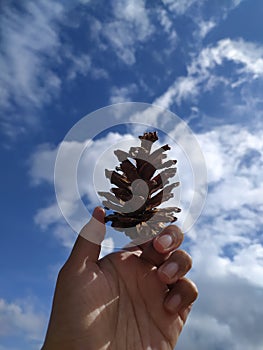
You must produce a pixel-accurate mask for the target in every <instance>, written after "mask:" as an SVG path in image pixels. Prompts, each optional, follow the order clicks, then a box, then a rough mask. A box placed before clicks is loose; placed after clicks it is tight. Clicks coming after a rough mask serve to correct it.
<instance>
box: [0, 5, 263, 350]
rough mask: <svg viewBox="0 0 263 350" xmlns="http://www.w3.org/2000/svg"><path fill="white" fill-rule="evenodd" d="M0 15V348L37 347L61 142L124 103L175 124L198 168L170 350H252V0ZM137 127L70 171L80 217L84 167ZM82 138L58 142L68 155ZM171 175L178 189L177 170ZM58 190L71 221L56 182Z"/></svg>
mask: <svg viewBox="0 0 263 350" xmlns="http://www.w3.org/2000/svg"><path fill="white" fill-rule="evenodd" d="M0 8H1V11H0V13H1V15H0V16H1V18H0V26H1V31H0V32H1V36H0V40H1V46H0V128H1V130H0V133H1V153H0V157H1V164H2V166H1V172H0V176H1V178H0V179H1V209H2V213H3V215H2V218H1V222H2V225H1V227H2V235H1V245H0V275H1V283H0V350H7V349H8V350H26V349H27V350H28V349H35V348H39V347H40V344H41V343H42V341H43V337H44V333H45V329H46V325H47V320H48V317H49V311H50V305H51V300H52V295H53V289H54V284H55V278H56V274H57V271H58V270H59V268H60V266H61V264H62V263H63V262H64V261H65V259H66V257H67V256H68V253H69V251H70V247H71V246H72V243H73V241H74V239H75V237H76V235H75V233H74V232H73V231H72V229H71V228H70V227H69V225H68V224H67V223H66V221H65V219H64V218H63V216H61V214H60V212H59V210H58V207H57V203H56V198H55V190H54V184H53V174H54V163H55V157H56V154H57V150H58V147H59V145H60V143H61V142H62V140H63V139H64V137H65V135H66V133H67V132H68V131H69V130H70V129H71V128H72V127H73V126H74V125H75V124H76V123H77V122H78V121H80V120H81V119H82V118H83V117H84V116H85V115H87V114H89V113H91V112H93V111H96V110H98V109H100V108H103V107H105V106H108V105H111V104H115V103H119V102H128V101H135V102H145V103H150V104H154V105H157V106H160V107H163V108H165V109H167V110H170V111H171V112H173V113H175V114H177V115H178V116H180V118H182V119H183V120H184V121H185V122H186V123H187V124H188V125H189V127H190V128H191V129H192V131H193V132H194V134H195V137H196V139H197V140H198V142H199V144H200V147H201V150H202V152H203V155H204V158H205V160H206V167H207V176H208V180H207V181H208V195H207V199H206V203H205V208H204V210H203V213H202V215H201V217H200V218H199V220H198V221H197V222H196V223H195V224H194V226H193V227H192V229H191V230H189V231H188V232H187V234H186V243H185V248H186V249H187V250H188V251H189V252H190V253H191V255H192V257H193V261H194V267H193V270H192V272H191V274H190V276H191V278H193V279H194V281H195V282H196V284H197V285H198V287H199V290H200V297H199V299H198V301H197V303H196V305H195V307H194V310H193V313H192V315H191V317H190V319H189V322H188V324H187V326H186V328H185V330H184V332H183V334H182V337H181V338H180V341H179V344H178V346H177V349H179V350H186V349H187V350H192V349H203V350H211V349H218V350H221V349H231V350H232V349H233V350H237V349H238V350H244V349H246V350H250V349H251V350H252V349H253V350H257V349H258V350H259V349H262V347H263V336H262V331H261V322H262V317H263V310H262V308H261V307H260V305H261V301H262V296H263V282H262V281H263V239H262V227H263V219H262V217H263V216H262V213H263V200H262V198H263V185H262V184H263V181H262V177H263V176H262V165H263V139H262V134H263V112H262V110H263V109H262V107H263V100H262V88H263V39H262V31H263V24H262V16H263V3H262V1H260V0H243V1H242V0H222V1H220V2H219V1H208V0H174V1H173V0H162V1H161V0H160V1H154V2H153V1H144V0H137V1H127V0H115V1H108V2H107V5H105V3H100V4H99V3H98V2H96V1H93V0H78V1H74V2H73V1H67V0H64V1H61V2H53V1H50V0H45V1H44V0H38V1H30V0H27V1H23V2H19V1H2V2H1V5H0ZM102 119H103V118H101V119H98V123H99V124H100V123H101V125H103V124H102ZM152 122H153V125H155V124H154V123H158V122H160V120H159V121H158V120H157V119H156V120H155V121H153V120H152ZM135 129H136V128H131V127H126V128H125V127H124V128H117V129H114V130H113V132H112V133H107V132H105V133H104V134H102V135H101V136H100V137H98V138H97V139H96V140H95V141H94V142H93V143H92V145H91V148H90V153H89V154H90V157H91V159H93V163H90V164H92V167H91V168H89V169H88V171H87V170H86V168H85V167H84V168H83V169H82V168H81V169H80V172H79V182H80V189H81V191H82V192H81V194H82V195H83V197H85V198H86V199H85V200H86V203H87V205H88V206H89V207H92V206H93V205H94V204H96V200H97V199H96V197H95V196H93V195H94V188H92V189H91V188H90V187H89V186H88V185H87V183H86V181H87V179H88V178H91V176H93V173H92V171H93V170H94V169H95V168H96V167H95V163H96V162H95V160H97V159H101V163H100V162H98V164H97V168H96V169H97V170H98V169H100V167H101V168H102V165H100V164H102V163H103V157H102V158H99V157H100V155H101V154H103V152H104V150H110V149H111V148H110V147H111V145H118V146H119V145H120V144H121V145H125V142H126V141H127V143H126V145H127V144H129V142H130V141H129V140H130V138H131V136H132V135H133V136H134V133H135ZM170 135H172V136H174V135H176V133H175V130H174V129H172V128H171V132H170ZM84 141H85V140H79V141H78V142H77V143H74V142H69V143H68V149H69V154H70V155H72V154H74V152H76V150H78V149H79V147H80V146H81V142H84ZM122 142H124V144H123V143H122ZM115 148H116V147H115V146H113V149H115ZM70 152H71V153H70ZM177 155H178V156H179V158H180V154H177ZM177 155H176V156H177ZM85 157H87V155H86V154H84V156H83V164H84V165H85V162H88V161H89V160H88V158H87V159H86V158H85ZM104 160H105V159H104ZM115 161H116V160H115ZM86 164H87V163H86ZM103 164H104V163H103ZM65 169H66V168H65ZM185 169H186V168H185ZM91 170H92V171H91ZM97 170H96V171H97ZM103 170H104V169H103ZM103 170H102V172H103ZM178 170H179V171H181V174H182V181H181V182H182V184H183V183H185V184H188V183H189V184H190V182H191V181H190V180H189V179H188V177H187V176H185V177H184V175H185V174H186V173H184V171H183V170H184V162H183V160H182V162H181V170H180V162H179V163H178ZM86 171H87V172H86ZM183 180H184V181H183ZM101 181H102V180H101ZM188 181H190V182H188ZM59 185H61V189H62V191H64V192H63V193H65V194H66V196H68V197H67V198H68V205H69V207H68V208H69V212H70V215H73V211H71V210H73V209H72V208H71V207H70V204H72V205H73V204H75V202H74V198H73V197H72V193H71V192H70V190H69V185H68V182H67V181H65V182H63V184H62V183H60V184H59ZM100 185H102V182H100V181H99V180H98V183H97V184H96V183H95V187H96V186H97V187H100ZM97 187H96V188H97ZM185 187H187V186H185ZM184 193H185V196H187V195H189V193H188V192H187V191H186V192H183V191H182V197H184V196H183V195H184ZM179 223H180V220H179ZM112 235H114V234H113V233H112ZM114 239H115V238H112V236H109V237H108V241H107V242H108V247H111V246H112V245H113V244H114V243H115V244H116V242H113V241H114ZM118 244H120V241H118ZM106 248H107V246H105V252H106V251H107V249H106Z"/></svg>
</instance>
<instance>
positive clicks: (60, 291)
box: [42, 207, 198, 350]
mask: <svg viewBox="0 0 263 350" xmlns="http://www.w3.org/2000/svg"><path fill="white" fill-rule="evenodd" d="M104 235H105V225H104V211H103V209H102V208H99V207H98V208H96V209H95V210H94V213H93V218H92V219H91V221H90V222H89V223H88V224H87V225H85V226H84V228H83V229H82V231H81V233H80V235H79V236H78V238H77V241H76V243H75V246H74V248H73V250H72V252H71V255H70V257H69V259H68V261H67V262H66V263H65V265H64V266H63V268H62V269H61V271H60V273H59V276H58V280H57V286H56V291H55V296H54V301H53V307H52V313H51V317H50V322H49V326H48V331H47V335H46V339H45V343H44V345H43V348H42V350H109V349H111V350H171V349H173V348H174V346H175V344H176V342H177V339H178V337H179V335H180V333H181V331H182V328H183V325H184V323H185V322H186V319H187V316H188V314H189V312H190V309H191V305H192V303H193V302H194V301H195V299H196V298H197V294H198V292H197V288H196V286H195V285H194V283H193V282H192V281H190V280H189V279H187V278H185V277H184V275H185V274H186V273H187V272H188V270H189V269H190V268H191V258H190V256H189V255H188V254H187V253H186V252H184V251H182V250H178V249H177V248H178V247H179V246H180V244H181V243H182V241H183V234H182V233H181V231H180V230H179V228H178V227H177V226H175V225H170V226H168V227H166V228H165V229H164V230H163V231H162V232H161V234H160V235H159V236H157V237H156V238H154V239H152V240H151V241H150V242H149V243H148V244H144V246H143V247H141V248H139V247H138V248H133V249H131V250H130V251H129V250H123V251H120V252H116V253H112V254H109V255H107V256H105V257H104V258H102V259H100V260H98V258H99V253H100V245H99V244H95V243H92V242H91V241H90V240H87V239H85V238H83V236H85V237H91V236H92V237H95V236H96V237H98V239H99V241H100V242H102V240H103V237H104Z"/></svg>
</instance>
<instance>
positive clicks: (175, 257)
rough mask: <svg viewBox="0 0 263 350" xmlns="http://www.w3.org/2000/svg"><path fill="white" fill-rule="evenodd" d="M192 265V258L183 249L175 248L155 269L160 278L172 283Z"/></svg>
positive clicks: (164, 281)
mask: <svg viewBox="0 0 263 350" xmlns="http://www.w3.org/2000/svg"><path fill="white" fill-rule="evenodd" d="M191 267H192V258H191V256H190V255H189V254H187V253H186V252H185V251H183V250H176V251H175V252H173V253H172V254H171V255H170V256H169V258H168V259H167V260H166V261H165V262H164V263H163V264H162V265H161V266H160V267H159V269H158V270H157V273H158V276H159V278H160V280H161V281H162V282H163V283H165V284H168V285H169V284H173V283H175V282H176V281H178V279H179V278H181V277H183V276H184V275H185V274H186V273H187V272H188V271H189V270H190V269H191Z"/></svg>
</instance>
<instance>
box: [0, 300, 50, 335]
mask: <svg viewBox="0 0 263 350" xmlns="http://www.w3.org/2000/svg"><path fill="white" fill-rule="evenodd" d="M45 326H46V319H45V317H44V315H43V314H42V313H39V312H37V311H36V310H35V309H34V308H33V306H32V301H29V300H26V301H23V302H19V303H18V302H10V303H9V302H7V301H6V300H4V299H0V337H6V336H17V337H18V336H23V337H25V338H27V339H31V340H32V341H36V340H38V341H39V340H43V336H44V330H45V329H44V328H45Z"/></svg>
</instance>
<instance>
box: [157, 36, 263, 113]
mask: <svg viewBox="0 0 263 350" xmlns="http://www.w3.org/2000/svg"><path fill="white" fill-rule="evenodd" d="M262 56H263V47H262V46H260V45H258V44H255V43H251V42H246V41H244V40H243V39H239V40H231V39H228V38H227V39H222V40H220V41H219V42H218V43H217V44H216V45H214V46H211V47H210V46H209V47H206V48H202V50H201V51H200V52H199V53H198V54H197V56H196V57H195V58H193V59H192V60H191V62H190V64H188V66H187V75H186V76H182V77H178V78H177V79H176V80H175V81H174V82H173V84H172V85H171V86H170V87H169V88H168V89H167V90H166V91H165V92H164V93H163V94H162V95H161V96H159V97H158V98H157V99H156V100H155V101H154V104H157V105H160V106H162V107H164V108H170V107H171V106H172V105H173V104H175V103H176V104H177V105H180V104H181V103H182V102H183V101H185V100H187V101H195V99H196V97H197V96H198V94H199V93H200V92H205V91H212V90H213V89H214V88H215V86H217V85H218V84H224V86H225V88H226V89H230V90H231V89H234V88H236V87H237V86H240V85H243V84H244V83H247V82H248V80H250V83H251V81H253V80H255V81H256V80H257V79H258V78H262V76H263V58H262ZM227 62H231V63H233V64H234V68H233V69H232V73H231V75H230V76H228V77H226V76H223V75H220V73H219V72H217V68H218V67H220V66H221V67H222V66H224V64H225V63H227Z"/></svg>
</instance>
